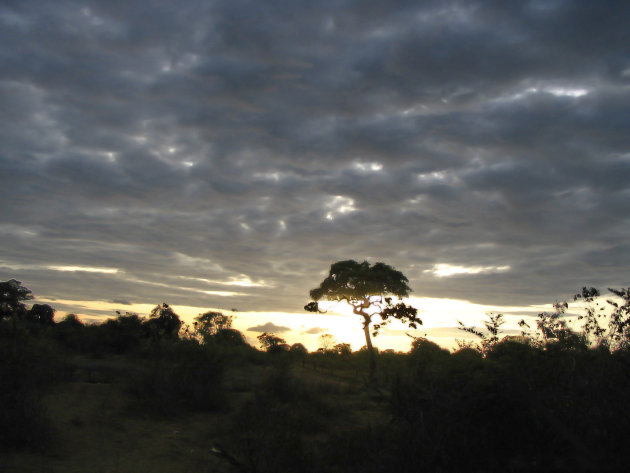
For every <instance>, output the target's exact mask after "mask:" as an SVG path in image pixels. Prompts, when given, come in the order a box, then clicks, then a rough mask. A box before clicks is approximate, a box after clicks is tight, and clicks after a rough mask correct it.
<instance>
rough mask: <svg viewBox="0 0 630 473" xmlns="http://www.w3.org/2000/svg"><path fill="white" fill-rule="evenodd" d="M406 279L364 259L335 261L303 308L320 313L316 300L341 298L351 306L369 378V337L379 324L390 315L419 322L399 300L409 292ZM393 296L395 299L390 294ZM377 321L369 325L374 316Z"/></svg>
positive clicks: (410, 322)
mask: <svg viewBox="0 0 630 473" xmlns="http://www.w3.org/2000/svg"><path fill="white" fill-rule="evenodd" d="M408 282H409V280H408V279H407V277H406V276H405V275H403V273H401V272H400V271H397V270H395V269H394V268H392V267H391V266H389V265H386V264H384V263H375V264H374V265H370V263H368V262H367V261H364V262H363V263H357V262H356V261H354V260H346V261H338V262H337V263H334V264H333V265H331V267H330V273H329V275H328V277H327V278H326V279H324V281H322V283H321V284H320V286H319V287H318V288H315V289H313V290H311V292H310V296H311V298H312V299H313V300H314V302H309V303H308V304H306V305H305V306H304V309H305V310H307V311H309V312H321V311H320V310H319V305H318V302H317V301H319V300H322V299H324V300H329V301H344V302H346V303H348V304H349V305H350V306H351V307H352V311H353V312H354V313H355V314H357V315H360V316H361V317H362V318H363V332H364V333H365V341H366V343H367V347H368V350H369V352H370V380H373V379H374V373H375V371H376V356H375V354H374V348H373V346H372V340H371V338H370V330H372V335H373V336H376V335H378V331H379V329H380V328H381V327H383V326H384V325H386V324H387V323H388V322H389V321H390V320H391V319H392V318H393V319H398V320H400V321H402V322H404V323H407V324H408V325H409V327H411V328H416V327H417V326H418V325H420V324H422V321H421V320H420V319H419V318H418V317H417V314H418V310H417V309H416V308H415V307H411V306H408V305H406V304H405V303H403V302H400V299H401V298H402V297H406V296H408V295H409V293H410V292H411V288H410V287H409V285H408ZM390 296H395V297H396V298H397V301H394V300H393V298H392V297H390ZM375 317H378V318H379V319H380V321H379V322H378V323H375V324H374V325H373V326H371V324H372V322H373V321H374V318H375Z"/></svg>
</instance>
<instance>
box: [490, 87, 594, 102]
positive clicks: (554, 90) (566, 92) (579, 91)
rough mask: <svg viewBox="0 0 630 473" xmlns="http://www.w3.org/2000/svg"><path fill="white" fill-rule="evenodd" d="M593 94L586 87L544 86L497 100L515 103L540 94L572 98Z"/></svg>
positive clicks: (530, 88)
mask: <svg viewBox="0 0 630 473" xmlns="http://www.w3.org/2000/svg"><path fill="white" fill-rule="evenodd" d="M590 92H591V90H590V89H588V88H585V87H570V86H566V87H563V86H542V87H528V88H526V89H525V90H522V91H520V92H516V93H514V94H511V95H507V96H503V97H499V98H498V99H496V100H497V101H499V102H514V101H516V100H522V99H525V98H527V97H529V96H531V95H534V94H539V93H547V94H551V95H553V96H555V97H570V98H580V97H583V96H584V95H587V94H589V93H590Z"/></svg>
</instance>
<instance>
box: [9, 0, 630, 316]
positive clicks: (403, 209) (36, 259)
mask: <svg viewBox="0 0 630 473" xmlns="http://www.w3.org/2000/svg"><path fill="white" fill-rule="evenodd" d="M251 18H256V21H251ZM629 22H630V8H628V7H627V6H625V5H620V4H619V3H618V2H517V3H514V2H503V3H501V2H482V3H479V2H476V1H446V2H444V1H441V2H435V1H431V2H396V4H395V5H388V6H387V7H384V6H383V5H382V4H381V3H379V2H372V1H368V2H366V1H361V2H358V1H352V0H349V1H345V2H341V3H339V2H331V1H327V0H325V1H323V2H318V4H317V7H316V8H315V7H313V6H312V5H310V4H308V3H306V2H291V4H290V5H289V4H286V3H283V4H277V5H276V4H269V3H261V2H255V1H244V2H237V3H235V2H232V1H227V0H219V1H216V2H203V1H199V0H183V1H181V2H178V4H177V6H176V7H175V6H172V5H169V4H166V3H165V4H161V5H159V6H156V7H155V8H152V9H151V11H150V12H148V11H147V9H146V7H145V5H144V4H143V2H140V1H133V0H131V1H128V2H125V5H124V7H123V6H122V5H121V4H120V3H118V2H93V1H88V2H77V1H74V0H69V1H67V2H62V3H55V4H54V6H51V4H50V2H45V1H41V0H40V1H38V0H35V1H32V2H28V5H24V4H22V3H19V2H18V3H16V2H13V3H11V4H6V5H2V6H0V26H1V27H0V45H1V46H0V57H2V62H3V65H4V67H3V68H2V71H1V72H0V107H2V110H3V111H4V112H5V113H4V114H2V116H1V117H0V141H1V142H2V152H1V153H0V212H1V213H0V214H1V215H2V222H1V223H0V244H1V247H2V248H3V250H4V255H5V257H3V262H2V265H1V266H0V279H2V278H4V279H5V280H6V279H9V278H11V277H17V278H18V279H20V280H24V281H25V283H27V284H28V287H30V288H31V289H33V291H35V292H36V293H38V294H42V295H45V296H48V297H53V296H54V297H58V298H60V299H64V300H73V299H75V300H76V299H77V293H81V298H82V299H83V298H86V299H87V298H91V299H93V300H114V299H116V298H117V297H119V294H124V295H125V297H128V298H130V299H132V300H134V301H143V302H148V303H157V302H161V301H163V300H167V301H168V302H169V303H171V304H184V305H195V306H201V307H203V306H207V307H221V305H223V304H225V303H226V302H225V301H229V304H230V306H231V307H232V306H236V307H238V308H239V309H240V310H244V311H254V310H257V311H260V310H263V311H264V310H266V311H288V312H291V311H296V310H299V309H300V308H301V307H302V306H303V305H304V302H305V301H306V300H307V299H308V291H309V289H311V288H313V287H314V286H316V285H317V283H318V282H319V281H320V280H321V273H322V272H325V271H326V270H327V268H328V267H329V265H330V264H331V263H333V262H335V261H338V260H342V259H348V258H354V259H357V260H361V259H365V258H368V259H370V261H384V262H386V263H388V264H391V265H393V266H395V267H396V268H397V269H400V270H401V271H403V273H404V274H405V275H407V276H408V277H409V278H410V285H411V287H412V288H413V289H415V293H414V294H415V295H418V296H432V297H453V295H454V294H455V295H457V297H458V298H461V299H467V300H470V301H474V302H478V303H485V304H515V305H522V304H528V303H542V302H549V301H553V300H556V299H561V298H563V297H566V295H570V294H572V293H573V292H575V291H576V290H577V289H578V288H579V287H582V286H583V285H595V286H600V287H607V286H620V285H624V284H626V281H625V278H626V277H627V270H626V269H627V267H628V265H629V264H630V256H628V255H630V252H629V251H628V250H629V249H630V246H629V244H628V243H627V238H626V235H627V234H628V232H629V231H630V220H628V218H627V215H630V199H628V196H629V192H630V187H629V185H628V182H627V178H626V176H627V175H628V174H630V157H629V156H630V154H629V150H630V137H629V135H628V133H627V130H628V126H630V112H629V111H628V107H627V106H626V104H627V103H628V101H629V100H630V89H628V85H629V84H630V75H629V74H628V71H629V70H630V62H629V61H628V57H630V56H629V51H628V46H627V45H628V44H630V30H628V28H627V26H626V25H627V24H628V23H629ZM333 52H334V53H333ZM6 255H10V258H9V256H6ZM5 260H6V261H5ZM440 265H449V266H448V267H444V266H440ZM507 267H509V268H510V269H509V271H508V270H501V268H507ZM55 268H56V269H55ZM60 268H66V269H65V270H60ZM68 268H73V269H72V270H69V269H68ZM80 268H81V269H80ZM87 268H90V269H87ZM427 268H432V269H431V270H430V271H429V272H425V270H427ZM438 273H439V274H442V275H443V276H446V273H448V275H449V276H450V277H436V276H437V275H438ZM232 289H237V290H232Z"/></svg>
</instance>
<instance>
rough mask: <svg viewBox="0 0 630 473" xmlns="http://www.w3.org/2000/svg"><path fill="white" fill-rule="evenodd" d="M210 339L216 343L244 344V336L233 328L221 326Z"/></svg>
mask: <svg viewBox="0 0 630 473" xmlns="http://www.w3.org/2000/svg"><path fill="white" fill-rule="evenodd" d="M212 339H213V340H214V341H215V342H216V343H217V344H218V345H234V346H238V345H245V337H243V334H242V333H241V332H239V331H238V330H236V329H234V328H222V329H220V330H219V331H218V332H217V333H215V334H214V336H213V337H212Z"/></svg>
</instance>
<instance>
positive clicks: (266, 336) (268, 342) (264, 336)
mask: <svg viewBox="0 0 630 473" xmlns="http://www.w3.org/2000/svg"><path fill="white" fill-rule="evenodd" d="M257 338H258V341H259V342H260V347H261V348H262V349H263V350H265V351H267V352H269V353H275V352H278V351H281V350H282V348H281V347H283V346H286V345H287V342H286V340H285V339H284V338H281V337H278V336H277V335H276V334H273V333H267V332H264V333H261V334H260V335H258V337H257ZM287 348H288V346H287ZM287 351H288V350H287Z"/></svg>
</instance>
